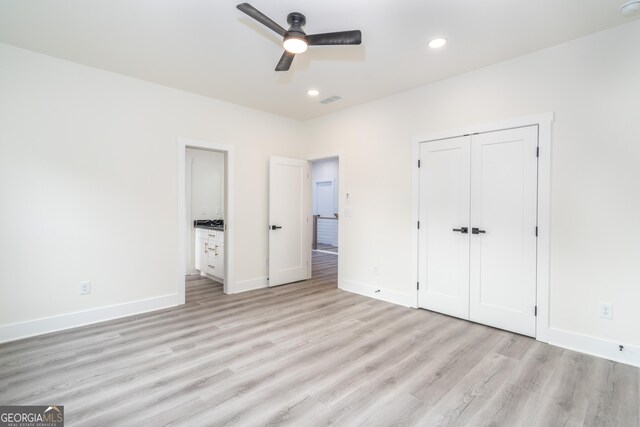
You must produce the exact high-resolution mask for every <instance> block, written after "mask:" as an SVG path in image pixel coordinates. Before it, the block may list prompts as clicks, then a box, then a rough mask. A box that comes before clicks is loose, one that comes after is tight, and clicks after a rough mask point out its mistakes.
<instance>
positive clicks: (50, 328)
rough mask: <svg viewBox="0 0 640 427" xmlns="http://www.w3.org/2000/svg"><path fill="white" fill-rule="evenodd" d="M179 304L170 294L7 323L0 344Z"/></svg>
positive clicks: (174, 296) (0, 329)
mask: <svg viewBox="0 0 640 427" xmlns="http://www.w3.org/2000/svg"><path fill="white" fill-rule="evenodd" d="M183 280H184V277H183ZM180 304H182V302H181V300H180V297H179V295H177V294H172V295H164V296H160V297H154V298H147V299H142V300H138V301H131V302H126V303H123V304H116V305H110V306H106V307H99V308H94V309H90V310H82V311H76V312H74V313H67V314H60V315H57V316H51V317H44V318H41V319H35V320H28V321H25V322H19V323H11V324H9V325H3V326H0V343H3V342H8V341H15V340H19V339H23V338H28V337H33V336H36V335H42V334H48V333H51V332H58V331H62V330H65V329H71V328H77V327H79V326H86V325H91V324H94V323H100V322H105V321H107V320H113V319H119V318H121V317H127V316H133V315H136V314H142V313H148V312H151V311H156V310H162V309H165V308H169V307H175V306H177V305H180Z"/></svg>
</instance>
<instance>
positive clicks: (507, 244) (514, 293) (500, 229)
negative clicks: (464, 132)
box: [470, 126, 538, 336]
mask: <svg viewBox="0 0 640 427" xmlns="http://www.w3.org/2000/svg"><path fill="white" fill-rule="evenodd" d="M537 145H538V128H537V126H531V127H526V128H519V129H511V130H504V131H498V132H491V133H486V134H480V135H474V136H473V137H472V141H471V224H470V227H474V228H477V234H476V233H472V234H471V235H470V236H471V271H470V279H471V287H470V320H472V321H474V322H479V323H484V324H486V325H490V326H495V327H498V328H501V329H507V330H510V331H514V332H517V333H520V334H524V335H529V336H535V334H536V322H535V314H534V308H535V305H536V241H537V239H536V235H535V231H536V230H535V229H536V222H537V221H536V211H537V209H536V204H537V175H538V174H537V167H538V166H537V164H538V162H537V156H536V149H537Z"/></svg>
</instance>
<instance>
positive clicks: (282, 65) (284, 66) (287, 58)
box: [276, 50, 296, 71]
mask: <svg viewBox="0 0 640 427" xmlns="http://www.w3.org/2000/svg"><path fill="white" fill-rule="evenodd" d="M295 56H296V54H295V53H291V52H288V51H286V50H285V51H284V53H283V54H282V56H281V57H280V61H278V65H276V71H288V70H289V68H290V67H291V63H292V62H293V58H294V57H295Z"/></svg>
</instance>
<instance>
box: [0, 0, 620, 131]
mask: <svg viewBox="0 0 640 427" xmlns="http://www.w3.org/2000/svg"><path fill="white" fill-rule="evenodd" d="M240 2H241V1H240V0H237V1H231V0H64V1H62V0H0V42H4V43H8V44H12V45H15V46H19V47H23V48H26V49H30V50H33V51H36V52H41V53H45V54H48V55H51V56H56V57H59V58H64V59H68V60H70V61H74V62H78V63H81V64H85V65H89V66H92V67H96V68H101V69H104V70H109V71H113V72H116V73H121V74H125V75H128V76H132V77H137V78H140V79H143V80H148V81H151V82H155V83H160V84H163V85H166V86H171V87H174V88H178V89H182V90H186V91H189V92H194V93H197V94H201V95H205V96H209V97H212V98H217V99H222V100H225V101H229V102H233V103H236V104H241V105H246V106H249V107H253V108H257V109H260V110H264V111H268V112H271V113H275V114H279V115H283V116H288V117H292V118H296V119H309V118H312V117H317V116H320V115H323V114H327V113H329V112H333V111H337V110H339V109H343V108H346V107H348V106H352V105H355V104H360V103H363V102H366V101H369V100H372V99H376V98H380V97H384V96H387V95H390V94H393V93H397V92H401V91H404V90H407V89H411V88H414V87H417V86H421V85H424V84H427V83H430V82H433V81H436V80H440V79H443V78H446V77H448V76H452V75H456V74H460V73H464V72H466V71H469V70H473V69H476V68H479V67H482V66H485V65H489V64H492V63H496V62H499V61H503V60H505V59H508V58H513V57H516V56H519V55H523V54H526V53H529V52H533V51H536V50H539V49H542V48H545V47H548V46H552V45H555V44H558V43H561V42H564V41H567V40H570V39H574V38H577V37H580V36H583V35H586V34H589V33H593V32H596V31H599V30H603V29H605V28H609V27H612V26H615V25H619V24H622V23H624V22H627V21H628V19H625V18H623V17H622V16H621V15H620V14H619V12H618V8H619V6H620V3H621V0H620V1H617V0H395V1H392V0H348V1H345V0H322V1H318V0H251V1H250V3H251V4H252V5H253V6H255V7H256V8H257V9H259V10H260V11H262V12H263V13H264V14H266V15H267V16H269V17H271V18H272V19H273V20H274V21H276V22H278V23H279V24H280V25H282V26H283V27H285V28H286V27H287V24H286V16H287V14H288V13H289V12H292V11H298V12H302V13H304V14H305V15H306V17H307V25H306V27H305V30H306V31H307V33H308V34H311V33H322V32H330V31H340V30H351V29H359V30H362V34H363V44H362V45H361V46H335V47H333V46H331V47H325V46H322V47H311V48H309V50H308V51H307V52H306V53H304V54H302V55H298V56H297V57H296V59H295V60H294V62H293V66H292V67H291V70H290V71H288V72H281V73H278V72H275V71H274V67H275V65H276V63H277V62H278V59H279V58H280V55H281V54H282V46H281V40H280V39H279V37H278V36H277V35H276V34H275V33H272V32H271V31H270V30H268V29H266V28H264V27H262V26H261V25H260V24H257V23H256V22H254V21H253V20H251V18H249V17H248V16H246V15H244V14H243V13H242V12H240V11H239V10H237V9H236V8H235V6H236V4H237V3H240ZM436 36H443V37H446V38H447V39H448V40H449V44H448V45H447V46H445V47H444V48H443V49H441V50H439V51H434V50H431V49H429V48H428V47H427V45H426V44H427V42H428V41H429V40H430V39H432V38H434V37H436ZM309 88H317V89H319V90H320V96H319V97H317V98H310V97H308V96H307V94H306V92H307V89H309ZM332 95H340V96H342V98H343V99H342V100H340V101H338V102H335V103H332V104H327V105H323V104H320V103H318V101H319V100H321V99H323V98H326V97H330V96H332Z"/></svg>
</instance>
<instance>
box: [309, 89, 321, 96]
mask: <svg viewBox="0 0 640 427" xmlns="http://www.w3.org/2000/svg"><path fill="white" fill-rule="evenodd" d="M307 95H309V96H318V95H320V91H319V90H318V89H309V90H308V91H307Z"/></svg>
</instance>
